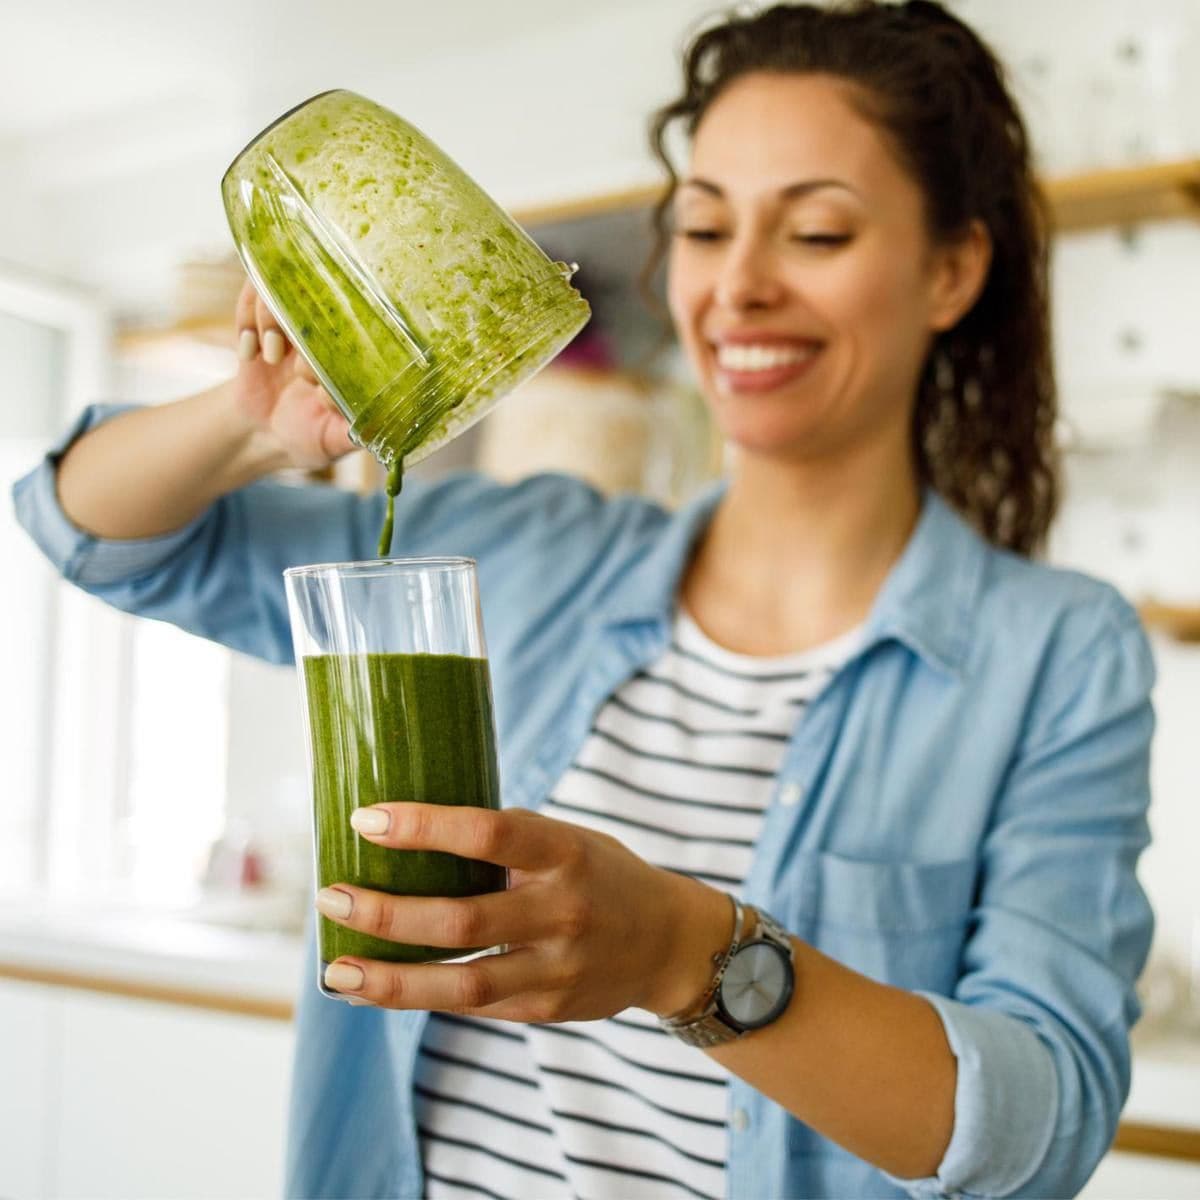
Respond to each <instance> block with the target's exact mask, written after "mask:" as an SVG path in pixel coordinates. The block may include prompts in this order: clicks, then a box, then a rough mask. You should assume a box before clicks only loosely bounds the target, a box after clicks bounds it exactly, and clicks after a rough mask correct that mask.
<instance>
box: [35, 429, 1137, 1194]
mask: <svg viewBox="0 0 1200 1200" xmlns="http://www.w3.org/2000/svg"><path fill="white" fill-rule="evenodd" d="M111 411H112V410H103V409H93V410H90V411H89V412H88V413H87V414H85V416H84V417H83V419H82V420H81V421H80V423H79V424H78V425H77V426H76V428H75V429H74V430H72V431H71V434H70V435H68V439H67V441H64V443H63V445H66V444H67V443H68V442H69V440H70V438H71V437H73V436H76V435H77V434H78V433H79V431H80V430H82V429H84V428H87V427H89V426H90V425H92V424H94V423H95V422H96V421H98V420H100V419H103V417H104V415H106V412H111ZM61 448H62V447H61V446H60V447H59V450H61ZM53 462H54V454H53V453H52V454H51V455H50V456H49V457H48V460H47V462H45V463H43V464H42V465H41V466H40V467H38V468H37V469H36V470H34V471H33V472H32V473H31V474H30V475H28V476H26V477H25V478H24V479H23V480H21V481H20V482H19V483H18V484H17V486H16V489H15V499H16V506H17V512H18V514H19V517H20V519H21V521H22V522H23V523H24V524H25V526H26V528H27V529H28V530H29V532H30V533H31V535H32V536H33V537H34V539H35V540H36V541H37V543H38V544H39V545H40V546H41V547H42V549H43V550H44V551H45V553H46V554H47V555H48V556H49V558H50V559H51V561H52V562H53V563H54V564H55V565H56V567H58V569H59V570H60V571H62V573H63V574H64V576H65V577H66V578H67V579H70V580H72V581H74V582H75V583H77V584H78V585H79V586H80V587H83V588H85V589H87V590H88V591H89V592H92V593H94V594H95V595H97V596H100V597H102V598H103V599H105V600H107V601H108V602H109V603H111V604H114V605H116V606H117V607H119V608H122V609H125V610H127V611H130V612H135V613H141V614H143V615H146V616H152V617H157V618H161V619H164V620H167V621H171V622H173V623H175V624H177V625H179V626H181V627H183V628H184V629H187V630H190V631H192V632H193V633H197V634H200V635H202V636H204V637H208V638H213V639H215V640H217V641H220V642H223V643H224V644H225V645H227V646H231V647H233V648H234V649H236V650H240V651H243V652H245V653H248V654H253V655H257V656H259V657H261V658H264V659H266V660H268V661H270V662H273V663H287V662H289V661H291V657H292V648H291V638H290V634H289V626H288V617H287V611H286V605H285V600H284V592H283V586H282V581H281V578H280V572H281V571H282V570H283V569H284V568H285V567H288V566H292V565H294V564H298V563H309V562H321V561H330V560H344V559H362V558H370V557H373V552H374V542H375V537H376V534H377V531H378V528H379V523H380V517H381V503H382V500H381V498H380V497H379V496H370V497H360V496H357V495H353V494H350V493H346V492H341V491H336V490H333V489H329V488H296V487H290V486H286V485H282V484H279V483H275V482H263V483H258V484H255V485H252V486H250V487H248V488H245V489H243V490H242V491H239V492H237V493H235V494H233V495H230V496H227V497H225V498H224V499H222V500H221V501H219V502H218V503H216V504H215V505H213V507H212V508H211V509H210V510H209V511H208V512H206V513H205V514H204V515H203V516H201V517H200V518H198V519H197V520H196V521H194V522H192V523H191V524H190V525H188V526H187V527H186V528H184V529H181V530H179V531H178V532H176V533H172V534H169V535H167V536H164V537H154V538H146V539H142V540H137V541H126V542H112V541H103V540H98V539H96V538H93V537H90V536H88V535H86V534H84V533H82V532H80V531H79V530H78V529H76V528H75V527H74V526H72V525H71V523H70V522H69V521H68V520H67V519H66V518H65V516H64V515H63V513H62V511H61V509H60V508H59V506H58V503H57V501H56V498H55V490H54V479H53V469H54V468H53ZM719 498H720V489H719V488H718V489H714V490H713V491H711V492H709V493H708V494H706V495H705V496H703V497H701V498H700V499H699V500H697V501H696V502H694V503H693V504H691V505H690V506H689V507H687V508H686V509H684V510H683V511H681V512H679V513H677V514H670V513H668V512H665V511H663V510H662V509H660V508H658V507H656V506H655V505H653V504H650V503H648V502H645V501H642V500H640V499H636V498H632V497H626V498H621V499H616V500H605V499H602V498H601V497H600V496H598V495H597V494H596V493H595V492H593V491H591V490H590V489H589V488H587V487H586V486H584V485H583V484H580V483H578V482H574V481H572V480H569V479H566V478H563V477H559V476H541V477H537V478H534V479H532V480H529V481H527V482H524V483H521V484H518V485H516V486H510V487H502V486H499V485H497V484H495V483H491V482H489V481H487V480H485V479H483V478H480V477H478V476H474V475H469V474H463V475H458V476H454V477H451V478H449V479H446V480H444V481H441V482H438V483H436V484H432V485H430V484H425V485H421V484H418V483H416V482H413V483H411V484H410V485H409V486H408V487H406V488H405V491H404V494H403V496H402V497H401V500H400V502H399V504H398V505H397V514H396V542H395V544H396V546H397V547H398V550H399V552H400V553H403V554H408V555H425V554H441V555H444V554H455V555H459V554H461V555H468V556H471V557H473V558H475V559H477V560H478V564H479V575H480V582H481V589H482V595H483V604H484V612H485V626H486V631H487V638H488V644H489V649H490V655H491V659H492V666H493V676H494V687H495V698H496V713H497V721H498V725H499V730H500V742H501V771H502V777H503V781H504V783H503V793H504V800H505V802H506V803H507V804H509V805H526V806H529V807H532V808H536V807H537V806H538V805H540V804H541V803H542V802H543V800H544V799H545V798H546V796H547V794H548V792H549V790H550V788H551V786H552V784H553V783H554V781H555V780H556V779H557V778H558V776H559V775H560V774H561V773H562V772H563V771H564V770H565V768H566V767H567V766H568V764H569V763H570V761H571V759H572V757H573V756H574V754H575V752H576V750H577V749H578V748H579V746H580V745H581V743H582V742H583V740H584V737H585V735H586V732H587V729H588V726H589V724H590V722H591V719H592V717H593V715H594V713H595V712H596V710H597V708H598V707H599V706H600V705H601V704H602V703H603V701H604V700H605V698H606V697H607V696H608V695H609V694H610V693H611V692H612V691H613V690H614V689H615V688H616V687H617V686H618V685H619V684H620V683H621V682H622V681H623V680H625V679H626V678H628V677H629V676H630V675H631V674H632V673H633V672H635V671H637V670H638V668H640V667H642V666H644V665H645V664H647V663H649V662H650V661H651V660H652V659H654V658H655V657H656V656H657V655H658V654H659V653H660V652H661V651H662V650H663V649H664V647H665V646H666V644H667V640H668V631H669V626H670V621H671V616H672V609H673V606H674V603H675V597H676V591H677V588H678V584H679V581H680V577H681V574H682V572H683V570H684V567H685V565H686V562H687V558H688V553H689V549H690V547H691V546H692V544H693V542H694V540H695V538H696V537H697V535H698V534H699V533H700V532H701V530H702V529H703V527H704V525H705V523H706V521H707V520H708V518H709V516H710V514H711V512H712V510H713V508H714V507H715V505H716V503H717V502H718V500H719ZM1152 677H1153V669H1152V665H1151V659H1150V654H1149V652H1148V648H1147V645H1146V642H1145V639H1144V637H1143V635H1142V632H1141V630H1140V627H1139V625H1138V621H1137V617H1136V615H1135V613H1134V612H1133V611H1132V610H1131V609H1130V607H1129V606H1128V605H1127V604H1126V603H1125V602H1124V601H1123V600H1122V599H1121V598H1120V597H1119V596H1118V594H1117V593H1116V592H1115V591H1114V590H1113V589H1112V588H1110V587H1108V586H1106V585H1104V584H1101V583H1098V582H1095V581H1093V580H1090V579H1087V578H1085V577H1083V576H1080V575H1077V574H1073V573H1069V572H1065V571H1060V570H1053V569H1050V568H1048V567H1045V566H1040V565H1036V564H1033V563H1030V562H1028V561H1025V560H1023V559H1020V558H1017V557H1014V556H1012V555H1010V554H1006V553H1003V552H1001V551H998V550H996V549H994V548H992V547H990V546H989V545H987V544H986V543H985V542H984V541H982V540H981V539H980V538H979V537H978V536H977V535H976V534H975V533H974V532H972V531H971V530H970V529H969V528H968V527H967V526H966V525H965V524H964V523H963V522H962V521H961V520H960V519H959V518H958V517H957V516H955V515H954V514H953V513H952V512H951V511H950V509H949V508H948V507H947V506H946V505H945V504H944V503H943V502H942V501H941V500H940V499H938V497H937V496H936V495H933V494H928V495H926V497H925V499H924V505H923V510H922V515H921V518H920V521H919V524H918V526H917V529H916V531H915V532H914V534H913V536H912V538H911V540H910V542H909V544H908V546H907V548H906V549H905V551H904V553H903V555H902V557H901V558H900V560H899V561H898V562H897V563H896V565H895V567H894V568H893V570H892V572H891V574H890V575H889V577H888V579H887V581H886V583H885V584H884V586H883V588H882V589H881V591H880V593H879V596H878V597H877V600H876V602H875V605H874V608H873V611H872V613H871V615H870V617H869V619H868V623H867V635H866V637H865V639H864V641H863V644H862V647H861V649H860V650H859V651H858V653H857V654H856V655H855V656H854V658H853V659H852V660H851V661H850V662H849V663H847V665H846V666H845V667H844V668H843V669H842V670H841V671H840V672H839V673H838V674H837V676H836V677H835V678H834V680H833V681H832V683H831V684H830V686H829V687H828V689H827V690H826V691H825V692H824V693H823V694H822V695H821V697H820V698H819V700H817V701H816V702H815V703H814V704H813V705H812V706H811V707H810V708H809V709H808V711H807V713H806V714H805V715H804V716H803V718H802V719H801V720H800V722H799V723H798V725H797V727H796V730H795V734H794V736H793V738H792V740H791V743H790V745H789V747H788V750H787V754H786V757H785V760H784V763H783V766H782V768H781V770H780V772H779V777H778V781H777V785H776V789H775V793H774V799H773V803H772V805H771V807H770V809H769V811H768V813H767V818H766V822H765V825H764V828H763V832H762V836H761V839H760V842H759V845H758V847H757V849H756V851H755V856H754V862H753V866H752V869H751V872H750V875H749V878H748V879H747V882H746V895H747V898H748V899H749V900H750V901H751V902H752V903H755V904H758V905H761V906H763V907H764V908H766V909H767V911H769V912H771V913H773V914H774V915H775V916H776V917H777V918H778V919H780V920H781V921H782V922H783V923H784V924H785V925H786V926H787V927H788V928H789V929H790V930H791V931H792V932H793V933H795V934H797V935H798V936H799V937H801V938H804V939H806V940H808V941H809V942H810V943H811V944H813V945H814V946H816V947H818V948H819V949H821V950H822V951H824V952H825V953H826V954H829V955H831V956H833V957H834V958H836V959H838V960H840V961H841V962H843V963H845V964H846V965H848V966H850V967H852V968H854V969H855V970H857V971H860V972H862V973H864V974H866V975H868V976H870V977H872V978H874V979H878V980H883V981H886V982H888V983H890V984H894V985H895V986H897V987H901V988H907V989H911V990H913V991H915V992H918V993H920V994H921V995H923V996H925V997H927V998H928V1000H929V1001H930V1003H932V1004H933V1005H934V1007H935V1008H936V1010H937V1012H938V1013H939V1015H940V1017H941V1019H942V1021H943V1024H944V1026H945V1030H946V1035H947V1038H948V1040H949V1043H950V1046H951V1048H952V1049H953V1052H954V1054H955V1056H956V1059H957V1064H958V1076H957V1090H956V1096H955V1121H954V1133H953V1137H952V1140H951V1142H950V1146H949V1148H948V1150H947V1152H946V1155H945V1158H944V1160H943V1162H942V1163H941V1165H940V1168H939V1170H938V1173H937V1175H936V1177H933V1178H929V1179H921V1180H898V1179H894V1178H891V1177H889V1176H887V1175H885V1174H883V1173H882V1172H880V1171H878V1170H877V1169H875V1168H873V1167H871V1166H870V1165H868V1164H866V1163H864V1162H862V1161H861V1160H859V1159H857V1158H855V1157H854V1156H853V1155H851V1154H849V1153H847V1152H846V1151H844V1150H842V1149H841V1148H840V1147H838V1146H836V1145H834V1144H833V1143H831V1142H829V1141H827V1140H826V1139H824V1138H823V1137H821V1136H820V1135H819V1134H818V1133H816V1132H815V1131H814V1130H812V1129H810V1128H809V1127H808V1126H806V1125H805V1124H803V1123H802V1122H800V1121H798V1120H795V1119H794V1118H793V1117H791V1116H790V1115H789V1114H788V1113H787V1112H786V1111H785V1110H784V1109H783V1108H781V1107H780V1106H778V1105H776V1104H774V1103H772V1102H771V1101H770V1100H768V1099H766V1098H765V1097H764V1096H762V1095H761V1094H759V1093H758V1092H756V1091H755V1090H754V1088H752V1087H751V1086H750V1085H749V1084H746V1083H743V1082H742V1081H740V1080H737V1079H734V1080H733V1081H732V1083H731V1086H730V1087H729V1089H728V1096H729V1105H730V1111H731V1115H732V1114H733V1113H734V1112H736V1113H737V1117H736V1119H735V1120H732V1121H731V1122H730V1126H729V1128H730V1135H729V1137H730V1151H729V1162H728V1172H727V1178H728V1190H729V1195H730V1196H735V1197H743V1198H755V1200H758V1198H767V1197H771V1198H776V1197H826V1196H827V1197H850V1196H860V1197H863V1196H870V1197H882V1196H904V1195H910V1196H915V1197H932V1196H946V1195H957V1194H963V1195H972V1196H974V1195H978V1196H1008V1195H1019V1196H1038V1197H1046V1196H1056V1197H1057V1196H1067V1195H1071V1194H1073V1193H1074V1192H1075V1191H1076V1190H1077V1189H1078V1188H1079V1187H1080V1186H1081V1185H1082V1184H1083V1182H1084V1180H1085V1179H1086V1178H1087V1176H1088V1175H1089V1174H1090V1172H1091V1171H1092V1169H1093V1167H1094V1166H1095V1164H1096V1163H1097V1162H1098V1161H1099V1159H1100V1157H1101V1156H1102V1155H1103V1153H1104V1151H1105V1149H1106V1148H1107V1146H1108V1144H1109V1142H1110V1140H1111V1138H1112V1135H1113V1131H1114V1128H1115V1126H1116V1122H1117V1117H1118V1114H1119V1112H1120V1109H1121V1105H1122V1103H1123V1102H1124V1099H1125V1096H1126V1094H1127V1091H1128V1086H1129V1068H1130V1063H1129V1044H1128V1031H1129V1028H1130V1026H1131V1025H1132V1024H1133V1022H1134V1020H1135V1019H1136V1017H1137V1014H1138V1006H1137V1001H1136V999H1135V995H1134V987H1133V985H1134V980H1135V978H1136V977H1137V975H1138V972H1139V971H1140V969H1141V967H1142V964H1143V961H1144V959H1145V956H1146V953H1147V950H1148V947H1149V943H1150V936H1151V927H1152V917H1151V913H1150V909H1149V907H1148V905H1147V902H1146V898H1145V896H1144V894H1143V892H1142V890H1141V888H1140V887H1139V886H1138V883H1137V880H1136V877H1135V865H1136V862H1137V858H1138V855H1139V853H1140V852H1141V850H1142V849H1143V848H1144V846H1145V845H1146V842H1147V839H1148V833H1147V825H1146V808H1147V803H1148V752H1149V744H1150V736H1151V730H1152V725H1153V718H1152V713H1151V708H1150V702H1149V692H1150V687H1151V683H1152ZM647 919H649V918H647ZM312 967H313V964H312V963H311V962H310V973H309V976H308V979H307V980H306V981H305V987H304V990H303V994H302V996H301V998H300V1001H299V1011H298V1045H297V1058H296V1063H295V1071H294V1085H293V1098H292V1109H291V1131H290V1138H291V1145H290V1152H289V1179H288V1190H289V1193H290V1194H292V1195H296V1196H360V1197H361V1196H396V1197H401V1196H403V1197H417V1196H420V1195H421V1192H422V1177H421V1158H420V1152H419V1147H418V1142H417V1137H416V1133H415V1130H414V1126H413V1114H412V1092H411V1082H412V1073H413V1063H414V1057H415V1054H416V1050H417V1045H418V1042H419V1039H420V1037H421V1033H422V1029H423V1027H424V1024H425V1019H426V1018H425V1015H424V1014H422V1013H398V1012H388V1011H383V1010H372V1009H361V1008H352V1007H350V1006H348V1005H345V1004H342V1003H339V1002H336V1001H331V1000H327V999H324V998H323V997H321V996H320V994H319V993H318V992H317V990H316V988H315V986H314V983H313V981H314V980H315V970H314V969H312ZM798 986H799V987H801V988H803V987H804V980H803V979H802V978H801V979H800V980H799V982H798ZM794 1069H795V1070H796V1071H798V1072H801V1073H803V1072H804V1071H805V1070H806V1066H805V1064H804V1063H803V1062H796V1063H795V1064H794Z"/></svg>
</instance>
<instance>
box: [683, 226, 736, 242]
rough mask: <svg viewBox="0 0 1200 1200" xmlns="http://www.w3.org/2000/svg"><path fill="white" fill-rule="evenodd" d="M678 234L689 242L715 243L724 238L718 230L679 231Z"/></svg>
mask: <svg viewBox="0 0 1200 1200" xmlns="http://www.w3.org/2000/svg"><path fill="white" fill-rule="evenodd" d="M678 234H679V236H680V237H682V238H687V239H688V241H691V242H715V241H718V240H719V239H720V238H723V237H724V236H725V235H724V234H723V233H722V232H721V231H720V230H719V229H680V230H679V231H678Z"/></svg>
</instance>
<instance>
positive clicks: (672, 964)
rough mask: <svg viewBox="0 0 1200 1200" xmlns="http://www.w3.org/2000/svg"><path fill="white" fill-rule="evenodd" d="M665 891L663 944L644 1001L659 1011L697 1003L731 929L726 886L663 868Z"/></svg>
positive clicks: (670, 1013) (690, 1007)
mask: <svg viewBox="0 0 1200 1200" xmlns="http://www.w3.org/2000/svg"><path fill="white" fill-rule="evenodd" d="M667 875H668V882H669V886H668V897H667V903H666V904H665V905H664V907H663V909H662V910H661V911H662V912H663V913H664V917H665V919H664V920H662V921H661V922H659V928H660V930H661V931H662V934H663V944H662V946H661V947H660V953H659V955H658V957H657V961H658V963H660V964H661V965H660V966H659V969H658V970H657V971H656V972H655V974H654V977H653V979H652V980H651V986H650V988H649V990H648V995H647V998H646V1002H645V1003H644V1004H643V1007H644V1008H646V1009H647V1010H649V1011H650V1012H652V1013H654V1015H655V1016H657V1017H673V1016H677V1015H678V1014H680V1013H684V1012H690V1011H691V1010H693V1009H695V1008H698V1007H699V1006H700V1004H701V1002H702V1001H703V999H704V997H705V995H706V994H707V992H708V991H709V989H710V988H711V986H712V981H713V976H714V974H715V972H716V964H717V962H718V961H719V960H720V958H721V956H722V955H723V954H724V953H725V951H726V949H727V948H728V946H729V939H730V935H731V934H732V932H733V927H732V916H731V905H730V902H729V896H728V895H727V894H726V893H725V892H721V891H718V890H717V889H716V888H712V887H709V886H708V885H707V884H703V883H700V882H698V881H697V880H695V879H689V878H688V877H687V876H685V875H676V874H675V873H674V872H667Z"/></svg>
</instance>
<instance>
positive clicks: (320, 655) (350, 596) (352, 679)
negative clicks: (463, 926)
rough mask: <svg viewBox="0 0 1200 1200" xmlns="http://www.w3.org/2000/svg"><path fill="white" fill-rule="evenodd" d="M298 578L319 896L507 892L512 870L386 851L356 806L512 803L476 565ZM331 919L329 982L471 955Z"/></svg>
mask: <svg viewBox="0 0 1200 1200" xmlns="http://www.w3.org/2000/svg"><path fill="white" fill-rule="evenodd" d="M284 578H285V581H286V585H287V594H288V607H289V610H290V614H291V621H292V636H293V641H294V643H295V649H296V663H297V667H298V669H299V672H300V677H301V682H302V685H303V693H302V694H303V699H304V709H305V717H306V727H307V733H308V751H309V765H310V768H311V777H312V791H313V818H314V829H315V835H316V836H315V857H316V876H317V886H318V887H328V886H330V885H334V884H338V883H348V884H353V885H355V886H357V887H364V888H370V889H372V890H375V891H381V892H387V893H390V894H392V895H410V896H473V895H479V894H481V893H484V892H493V891H500V890H502V889H503V888H504V887H505V886H506V884H507V872H506V871H505V869H504V868H503V867H501V866H497V865H495V864H493V863H486V862H477V861H473V860H470V859H465V858H460V857H458V856H457V855H453V854H446V853H442V852H434V851H416V850H394V849H390V848H387V847H382V846H376V845H375V844H374V843H372V842H369V841H367V840H366V839H365V838H363V837H361V836H360V835H359V834H358V833H356V832H355V831H354V829H353V828H352V827H351V825H350V816H351V814H352V813H353V812H354V810H355V809H356V808H359V807H366V806H368V805H372V804H379V803H397V802H404V801H411V802H417V803H423V804H453V805H459V804H467V805H474V806H476V807H479V808H491V809H495V808H498V807H499V806H500V773H499V769H498V766H497V756H496V734H495V719H494V715H493V710H492V696H491V681H490V676H489V672H488V663H487V657H486V650H485V647H484V639H483V625H482V618H481V614H480V607H479V593H478V584H477V581H476V575H475V564H474V563H473V562H472V561H471V560H470V559H456V558H444V559H390V560H388V561H386V562H377V561H366V562H360V563H332V564H327V565H319V566H311V567H293V568H291V569H290V570H288V571H286V572H284ZM318 920H319V926H318V944H319V958H320V962H321V964H322V967H321V973H322V975H323V973H324V966H326V965H328V963H330V962H332V961H333V960H334V959H335V958H337V957H339V956H340V955H343V954H350V955H357V956H361V957H365V958H374V959H381V960H383V961H387V962H428V961H433V960H437V959H445V958H457V957H460V956H461V955H464V954H468V953H471V951H470V950H465V949H462V948H455V949H447V948H444V947H439V946H415V945H402V944H399V943H396V942H390V941H386V940H383V939H381V938H376V937H372V936H368V935H366V934H362V933H358V932H356V931H354V930H351V929H348V928H346V927H345V926H342V925H339V924H338V923H337V922H335V921H330V920H329V919H328V918H326V917H320V918H318ZM479 949H485V947H479ZM321 986H322V989H323V990H325V989H324V985H323V982H322V983H321ZM329 994H333V993H329Z"/></svg>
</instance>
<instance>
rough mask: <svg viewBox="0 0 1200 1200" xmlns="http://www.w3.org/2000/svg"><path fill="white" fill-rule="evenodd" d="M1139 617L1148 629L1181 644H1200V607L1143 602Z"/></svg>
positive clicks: (1153, 601) (1140, 605)
mask: <svg viewBox="0 0 1200 1200" xmlns="http://www.w3.org/2000/svg"><path fill="white" fill-rule="evenodd" d="M1138 615H1139V616H1140V617H1141V618H1142V624H1143V625H1145V626H1146V628H1147V629H1150V630H1153V631H1154V632H1156V633H1165V634H1166V635H1167V636H1168V637H1172V638H1174V639H1175V640H1176V641H1179V642H1200V605H1187V604H1160V603H1159V602H1158V601H1157V600H1143V601H1142V603H1141V604H1139V605H1138Z"/></svg>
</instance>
